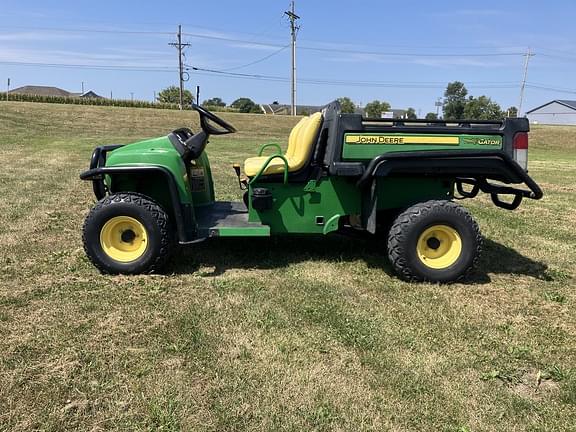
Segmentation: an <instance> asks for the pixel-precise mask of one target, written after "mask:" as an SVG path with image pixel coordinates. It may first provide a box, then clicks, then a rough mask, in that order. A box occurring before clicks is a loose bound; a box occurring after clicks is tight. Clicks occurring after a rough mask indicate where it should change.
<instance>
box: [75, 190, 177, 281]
mask: <svg viewBox="0 0 576 432" xmlns="http://www.w3.org/2000/svg"><path fill="white" fill-rule="evenodd" d="M83 242H84V250H85V251H86V255H87V256H88V258H89V259H90V261H92V263H93V264H94V265H95V266H96V267H97V268H98V269H99V270H100V271H102V272H103V273H110V274H118V273H121V274H137V273H151V272H155V271H158V270H160V269H161V267H162V266H163V265H164V264H165V263H166V261H167V260H168V258H169V255H170V252H171V250H172V247H173V243H174V242H173V233H172V229H171V225H170V220H169V218H168V215H167V214H166V212H165V211H164V209H162V207H160V206H159V205H158V204H157V203H155V202H154V201H152V200H151V199H149V198H147V197H145V196H143V195H140V194H135V193H119V194H115V195H110V196H108V197H105V198H103V199H102V200H100V201H99V202H98V203H97V204H96V205H95V206H94V208H93V209H92V210H91V211H90V213H89V214H88V216H87V217H86V221H85V222H84V230H83Z"/></svg>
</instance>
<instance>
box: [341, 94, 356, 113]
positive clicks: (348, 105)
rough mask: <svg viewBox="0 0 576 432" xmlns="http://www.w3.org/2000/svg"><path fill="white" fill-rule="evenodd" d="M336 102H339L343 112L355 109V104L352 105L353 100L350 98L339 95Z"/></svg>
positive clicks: (352, 111) (351, 111)
mask: <svg viewBox="0 0 576 432" xmlns="http://www.w3.org/2000/svg"><path fill="white" fill-rule="evenodd" d="M338 102H340V107H341V109H342V112H343V113H345V114H352V113H354V111H356V105H354V102H352V100H351V99H350V98H347V97H341V98H338Z"/></svg>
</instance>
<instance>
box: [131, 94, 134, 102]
mask: <svg viewBox="0 0 576 432" xmlns="http://www.w3.org/2000/svg"><path fill="white" fill-rule="evenodd" d="M130 100H131V101H132V102H134V92H130Z"/></svg>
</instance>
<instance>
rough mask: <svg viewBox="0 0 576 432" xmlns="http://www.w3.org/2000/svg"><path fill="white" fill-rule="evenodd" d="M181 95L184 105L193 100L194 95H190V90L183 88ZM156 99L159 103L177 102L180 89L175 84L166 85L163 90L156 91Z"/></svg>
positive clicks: (178, 101)
mask: <svg viewBox="0 0 576 432" xmlns="http://www.w3.org/2000/svg"><path fill="white" fill-rule="evenodd" d="M182 96H183V99H184V106H188V105H190V104H191V103H192V102H194V96H192V93H191V92H190V90H184V92H183V94H182ZM156 100H158V102H160V103H170V104H179V103H180V89H179V88H178V87H176V86H170V87H166V88H165V89H164V90H162V91H161V92H160V93H158V96H156Z"/></svg>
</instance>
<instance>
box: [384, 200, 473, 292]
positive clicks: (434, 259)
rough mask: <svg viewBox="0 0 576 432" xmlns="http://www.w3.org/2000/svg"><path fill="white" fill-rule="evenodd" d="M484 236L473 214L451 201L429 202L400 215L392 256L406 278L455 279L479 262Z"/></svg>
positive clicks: (391, 242)
mask: <svg viewBox="0 0 576 432" xmlns="http://www.w3.org/2000/svg"><path fill="white" fill-rule="evenodd" d="M481 247H482V236H481V235H480V230H479V229H478V225H477V224H476V222H475V221H474V219H472V216H471V215H470V213H469V212H468V211H467V210H466V209H464V208H463V207H461V206H459V205H458V204H455V203H453V202H451V201H427V202H423V203H419V204H416V205H414V206H412V207H410V208H408V209H406V210H405V211H403V212H402V213H400V214H399V215H398V217H397V218H396V220H395V221H394V223H393V224H392V227H391V228H390V231H389V233H388V257H389V259H390V262H391V264H392V266H393V267H394V269H395V270H396V272H397V273H398V274H399V275H400V276H401V277H402V278H404V279H406V280H415V281H429V282H454V281H457V280H459V279H461V278H463V277H464V276H466V274H467V273H468V272H470V270H471V269H472V268H473V267H474V265H475V264H476V263H477V262H478V259H479V256H480V251H481Z"/></svg>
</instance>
